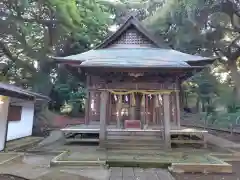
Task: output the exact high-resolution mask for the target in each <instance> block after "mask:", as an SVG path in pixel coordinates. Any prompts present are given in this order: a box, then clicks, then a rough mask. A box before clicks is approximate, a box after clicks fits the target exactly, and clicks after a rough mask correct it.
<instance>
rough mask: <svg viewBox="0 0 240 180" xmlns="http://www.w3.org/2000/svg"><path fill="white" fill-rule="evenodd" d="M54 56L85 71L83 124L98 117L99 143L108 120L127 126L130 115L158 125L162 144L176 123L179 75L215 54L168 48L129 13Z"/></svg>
mask: <svg viewBox="0 0 240 180" xmlns="http://www.w3.org/2000/svg"><path fill="white" fill-rule="evenodd" d="M55 59H56V60H57V62H58V63H61V64H64V65H66V67H68V68H71V69H74V70H75V71H76V72H78V73H85V74H86V86H87V90H88V93H87V99H86V108H85V111H86V114H85V124H91V123H94V122H95V123H97V122H99V126H100V136H99V137H100V143H101V141H104V140H105V139H106V131H107V125H114V126H115V127H116V128H117V129H126V128H128V127H126V124H127V123H126V122H127V121H131V120H135V121H138V122H140V123H139V124H140V127H138V128H139V129H142V130H144V129H162V130H163V140H164V141H165V143H166V146H169V139H170V130H171V129H172V128H175V129H176V128H180V95H179V91H180V85H181V83H182V81H184V80H186V79H187V78H189V77H190V76H192V75H193V73H195V72H198V71H200V70H202V69H203V68H204V67H205V65H207V64H209V63H212V62H213V60H214V59H212V58H205V57H201V56H195V55H189V54H185V53H182V52H179V51H175V50H173V49H170V48H168V47H167V46H166V45H164V43H162V42H161V41H159V40H158V38H156V37H154V36H152V35H150V33H148V32H147V30H146V29H145V28H144V27H143V26H142V25H141V23H140V22H139V21H138V20H136V19H135V17H133V16H130V17H129V18H128V19H127V20H126V21H125V23H124V24H123V25H122V26H121V27H120V28H119V29H118V30H117V31H116V32H115V33H114V34H113V35H111V36H110V37H108V38H107V39H106V40H105V41H104V42H103V43H102V44H100V45H99V46H97V47H96V48H94V49H92V50H90V51H87V52H84V53H81V54H77V55H71V56H67V57H56V58H55ZM135 128H137V127H135Z"/></svg>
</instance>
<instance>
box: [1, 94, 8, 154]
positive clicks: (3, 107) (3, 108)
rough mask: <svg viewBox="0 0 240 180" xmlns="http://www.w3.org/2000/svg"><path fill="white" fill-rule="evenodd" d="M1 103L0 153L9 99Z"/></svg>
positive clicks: (4, 133) (3, 141) (2, 147)
mask: <svg viewBox="0 0 240 180" xmlns="http://www.w3.org/2000/svg"><path fill="white" fill-rule="evenodd" d="M2 101H3V103H2V104H0V151H2V150H3V149H4V145H5V137H6V127H7V126H6V125H7V116H8V106H9V99H8V98H7V99H4V100H2Z"/></svg>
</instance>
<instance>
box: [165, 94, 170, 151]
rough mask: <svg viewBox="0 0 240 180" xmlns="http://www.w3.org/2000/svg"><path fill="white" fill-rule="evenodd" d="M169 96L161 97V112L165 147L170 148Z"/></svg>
mask: <svg viewBox="0 0 240 180" xmlns="http://www.w3.org/2000/svg"><path fill="white" fill-rule="evenodd" d="M169 101H170V96H169V94H164V95H163V106H164V108H163V110H164V135H165V147H166V148H171V135H170V106H169Z"/></svg>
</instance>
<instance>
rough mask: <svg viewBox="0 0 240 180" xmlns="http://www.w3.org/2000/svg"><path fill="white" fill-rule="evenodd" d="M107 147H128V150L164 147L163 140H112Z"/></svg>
mask: <svg viewBox="0 0 240 180" xmlns="http://www.w3.org/2000/svg"><path fill="white" fill-rule="evenodd" d="M106 147H107V149H128V150H130V149H131V150H145V149H147V150H150V149H151V150H160V149H163V147H164V142H163V141H160V140H159V141H151V142H149V141H124V140H115V141H113V140H111V141H109V140H108V141H107V143H106Z"/></svg>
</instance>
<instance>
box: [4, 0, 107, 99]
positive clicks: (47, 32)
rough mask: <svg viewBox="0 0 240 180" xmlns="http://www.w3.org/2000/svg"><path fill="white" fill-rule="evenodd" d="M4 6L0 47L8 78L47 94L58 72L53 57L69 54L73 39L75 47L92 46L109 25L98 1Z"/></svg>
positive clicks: (25, 0) (21, 0)
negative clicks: (67, 43)
mask: <svg viewBox="0 0 240 180" xmlns="http://www.w3.org/2000/svg"><path fill="white" fill-rule="evenodd" d="M0 6H1V8H0V23H1V27H0V49H1V51H2V52H3V54H4V61H6V63H7V64H8V68H6V76H7V77H8V80H9V81H13V82H15V83H16V84H18V85H21V86H24V87H26V88H31V89H33V90H34V91H37V92H41V93H43V94H46V95H49V93H50V91H51V89H52V85H53V82H54V79H55V78H54V76H55V75H56V74H55V73H56V70H55V63H54V62H53V61H52V58H51V56H53V55H63V54H66V53H67V52H66V51H65V52H64V50H65V49H66V48H65V44H66V42H69V40H71V41H72V42H74V43H73V44H72V45H71V48H73V47H76V46H78V47H79V46H80V45H81V46H82V47H83V48H82V49H86V48H89V47H90V46H91V44H95V43H98V42H99V40H100V39H101V38H100V37H102V36H103V34H106V32H107V28H108V24H109V21H108V20H109V14H108V13H107V9H106V8H105V7H104V6H103V5H101V4H99V3H97V1H95V0H86V1H75V0H73V1H62V0H46V1H36V0H9V1H8V0H3V1H2V2H1V3H0ZM82 49H78V51H81V50H82ZM2 59H3V58H2Z"/></svg>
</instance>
